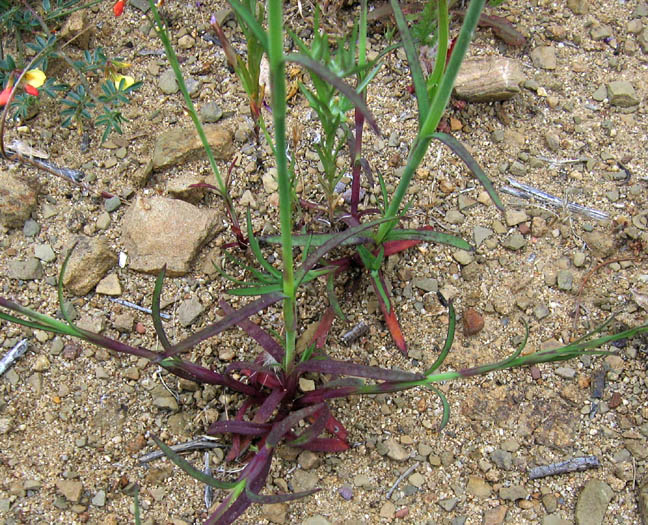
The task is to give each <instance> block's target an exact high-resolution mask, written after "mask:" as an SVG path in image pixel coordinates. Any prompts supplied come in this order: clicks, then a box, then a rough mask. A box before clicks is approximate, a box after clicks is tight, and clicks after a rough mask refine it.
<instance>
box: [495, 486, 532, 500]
mask: <svg viewBox="0 0 648 525" xmlns="http://www.w3.org/2000/svg"><path fill="white" fill-rule="evenodd" d="M528 496H529V491H528V490H527V489H526V488H525V487H523V486H522V485H512V486H510V487H502V488H500V490H499V497H500V498H501V499H504V500H510V501H516V500H519V499H526V498H527V497H528Z"/></svg>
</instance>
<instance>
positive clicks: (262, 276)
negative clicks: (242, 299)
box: [224, 251, 278, 284]
mask: <svg viewBox="0 0 648 525" xmlns="http://www.w3.org/2000/svg"><path fill="white" fill-rule="evenodd" d="M224 254H225V258H226V259H228V260H229V261H231V262H233V263H234V264H236V265H237V266H239V267H240V268H242V269H244V270H246V271H248V272H250V273H251V274H252V276H253V277H254V278H255V279H256V280H257V281H259V282H261V283H264V284H273V283H276V282H278V279H277V277H276V276H274V275H268V274H266V273H263V272H260V271H259V270H257V269H256V268H254V267H253V266H250V265H249V264H246V263H245V262H244V261H243V260H241V259H239V258H238V257H236V256H234V255H232V254H231V253H229V252H228V251H226V252H224ZM229 280H230V281H235V282H239V283H240V282H241V281H238V280H237V279H233V278H229Z"/></svg>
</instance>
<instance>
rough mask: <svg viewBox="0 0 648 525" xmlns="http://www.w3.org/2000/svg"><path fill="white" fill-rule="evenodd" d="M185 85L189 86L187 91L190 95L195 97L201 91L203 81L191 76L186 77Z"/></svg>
mask: <svg viewBox="0 0 648 525" xmlns="http://www.w3.org/2000/svg"><path fill="white" fill-rule="evenodd" d="M185 86H186V87H187V93H189V96H190V97H191V98H194V97H195V96H196V95H198V93H200V87H201V86H202V82H201V81H200V79H197V78H191V77H189V78H187V79H185Z"/></svg>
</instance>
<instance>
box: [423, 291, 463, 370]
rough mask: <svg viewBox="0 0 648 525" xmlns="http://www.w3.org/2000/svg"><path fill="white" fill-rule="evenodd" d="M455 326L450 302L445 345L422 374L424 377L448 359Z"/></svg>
mask: <svg viewBox="0 0 648 525" xmlns="http://www.w3.org/2000/svg"><path fill="white" fill-rule="evenodd" d="M456 324H457V314H456V313H455V309H454V306H452V301H448V333H447V334H446V340H445V344H444V345H443V348H442V349H441V353H440V354H439V357H437V359H436V361H434V363H432V366H431V367H430V368H428V369H427V370H426V371H425V372H423V374H424V375H426V376H429V375H430V374H431V373H432V372H434V371H435V370H436V369H437V368H439V367H440V366H441V365H442V364H443V362H444V361H445V359H446V357H448V353H449V352H450V349H451V348H452V343H453V342H454V336H455V326H456Z"/></svg>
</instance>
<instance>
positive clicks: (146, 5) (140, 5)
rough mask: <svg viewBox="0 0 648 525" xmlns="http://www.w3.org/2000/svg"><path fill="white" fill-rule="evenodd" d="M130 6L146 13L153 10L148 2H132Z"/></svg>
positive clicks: (136, 0)
mask: <svg viewBox="0 0 648 525" xmlns="http://www.w3.org/2000/svg"><path fill="white" fill-rule="evenodd" d="M128 4H129V5H131V6H133V7H135V8H137V9H139V10H140V11H142V12H144V13H146V12H148V10H149V9H150V8H151V6H150V4H149V3H148V2H147V1H146V0H130V1H129V2H128Z"/></svg>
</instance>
